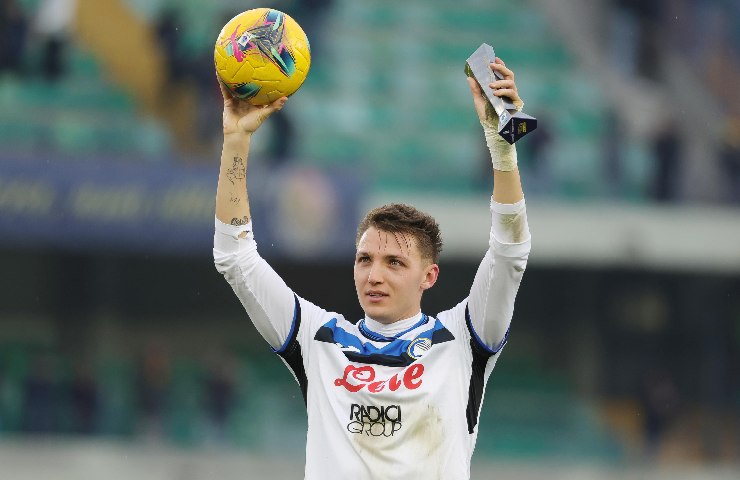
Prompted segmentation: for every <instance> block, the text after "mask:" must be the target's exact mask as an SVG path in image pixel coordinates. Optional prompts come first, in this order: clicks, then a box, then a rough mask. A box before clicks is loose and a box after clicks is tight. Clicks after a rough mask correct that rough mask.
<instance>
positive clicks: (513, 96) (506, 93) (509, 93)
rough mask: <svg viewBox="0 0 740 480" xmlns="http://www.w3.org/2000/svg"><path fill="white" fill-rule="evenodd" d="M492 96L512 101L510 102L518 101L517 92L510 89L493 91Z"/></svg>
mask: <svg viewBox="0 0 740 480" xmlns="http://www.w3.org/2000/svg"><path fill="white" fill-rule="evenodd" d="M493 94H494V95H495V96H497V97H507V98H509V99H510V100H512V102H513V101H514V100H518V99H519V94H518V93H517V91H516V90H514V89H511V88H499V89H498V90H494V91H493Z"/></svg>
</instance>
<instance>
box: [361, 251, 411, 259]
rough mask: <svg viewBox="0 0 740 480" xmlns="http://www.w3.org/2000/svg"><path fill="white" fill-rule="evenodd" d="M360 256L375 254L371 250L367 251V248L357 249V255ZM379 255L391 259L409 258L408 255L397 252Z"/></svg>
mask: <svg viewBox="0 0 740 480" xmlns="http://www.w3.org/2000/svg"><path fill="white" fill-rule="evenodd" d="M360 256H368V257H370V256H373V254H372V253H371V252H369V251H367V250H357V252H356V253H355V257H360ZM379 256H380V257H381V258H387V259H390V260H393V259H398V260H408V258H409V257H408V256H406V255H403V254H395V253H387V254H380V255H379Z"/></svg>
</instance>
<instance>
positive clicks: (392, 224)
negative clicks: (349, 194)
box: [355, 203, 442, 263]
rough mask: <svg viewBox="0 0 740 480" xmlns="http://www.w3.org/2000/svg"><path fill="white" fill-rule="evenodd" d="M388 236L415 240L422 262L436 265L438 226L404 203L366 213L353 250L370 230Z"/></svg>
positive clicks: (439, 238)
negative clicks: (382, 232)
mask: <svg viewBox="0 0 740 480" xmlns="http://www.w3.org/2000/svg"><path fill="white" fill-rule="evenodd" d="M370 227H375V228H376V229H378V230H382V231H384V232H391V233H407V234H409V235H411V236H412V237H413V238H414V239H415V240H416V246H417V247H418V248H419V252H420V253H421V257H422V258H426V259H431V260H432V263H438V262H439V254H440V252H441V251H442V235H441V233H440V232H439V224H438V223H437V221H436V220H435V219H434V217H432V216H431V215H428V214H426V213H424V212H421V211H419V210H417V209H416V208H414V207H412V206H411V205H406V204H404V203H390V204H388V205H383V206H382V207H378V208H374V209H372V210H370V211H369V212H367V215H365V218H364V219H362V221H361V222H360V225H359V226H358V227H357V237H356V238H355V246H357V245H359V243H360V238H362V234H364V233H365V231H366V230H367V229H368V228H370Z"/></svg>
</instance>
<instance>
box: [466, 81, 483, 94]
mask: <svg viewBox="0 0 740 480" xmlns="http://www.w3.org/2000/svg"><path fill="white" fill-rule="evenodd" d="M468 86H469V87H470V91H471V92H472V93H473V95H483V90H481V88H480V85H478V82H476V81H475V79H474V78H470V77H468Z"/></svg>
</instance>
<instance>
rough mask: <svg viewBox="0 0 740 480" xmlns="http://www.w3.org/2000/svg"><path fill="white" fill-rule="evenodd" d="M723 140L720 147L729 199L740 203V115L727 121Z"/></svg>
mask: <svg viewBox="0 0 740 480" xmlns="http://www.w3.org/2000/svg"><path fill="white" fill-rule="evenodd" d="M724 133H725V134H724V139H723V140H724V142H723V144H722V145H721V147H720V158H721V161H722V168H723V169H724V170H725V174H726V175H725V178H727V184H728V185H727V186H728V191H729V197H730V201H731V202H732V203H733V204H736V205H740V116H733V117H731V118H730V119H729V120H728V121H727V125H726V127H725V132H724Z"/></svg>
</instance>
